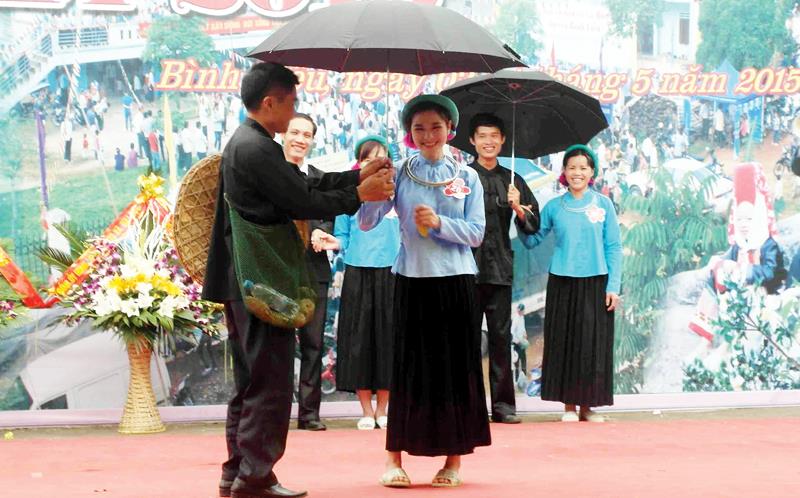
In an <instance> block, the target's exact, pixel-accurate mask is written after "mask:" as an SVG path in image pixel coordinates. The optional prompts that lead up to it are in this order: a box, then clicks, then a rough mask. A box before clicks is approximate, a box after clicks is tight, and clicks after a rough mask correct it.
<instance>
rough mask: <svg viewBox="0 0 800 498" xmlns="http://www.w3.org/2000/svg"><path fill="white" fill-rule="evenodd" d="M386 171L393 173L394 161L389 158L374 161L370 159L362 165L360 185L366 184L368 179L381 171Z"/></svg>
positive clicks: (359, 178) (379, 158)
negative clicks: (365, 181)
mask: <svg viewBox="0 0 800 498" xmlns="http://www.w3.org/2000/svg"><path fill="white" fill-rule="evenodd" d="M384 169H389V170H391V171H392V172H394V170H393V169H392V160H391V159H389V158H388V157H376V158H374V159H370V160H369V161H367V162H366V163H364V164H362V165H361V170H360V171H359V174H360V175H359V177H358V183H362V182H364V180H366V179H367V178H369V177H370V176H372V175H374V174H375V173H377V172H379V171H383V170H384Z"/></svg>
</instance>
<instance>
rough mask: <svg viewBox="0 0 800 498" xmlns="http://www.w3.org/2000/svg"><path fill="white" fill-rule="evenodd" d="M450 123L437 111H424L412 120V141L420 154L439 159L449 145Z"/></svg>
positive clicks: (415, 115)
mask: <svg viewBox="0 0 800 498" xmlns="http://www.w3.org/2000/svg"><path fill="white" fill-rule="evenodd" d="M449 131H450V121H449V120H446V119H444V118H442V116H440V115H439V113H438V112H436V111H422V112H418V113H416V114H414V117H413V118H411V139H412V140H413V141H414V145H416V146H417V148H418V149H419V152H420V154H422V155H423V156H425V157H428V158H434V157H438V156H440V155H441V154H442V148H443V147H444V145H445V144H446V143H447V135H448V133H449Z"/></svg>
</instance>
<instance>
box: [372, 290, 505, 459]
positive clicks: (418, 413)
mask: <svg viewBox="0 0 800 498" xmlns="http://www.w3.org/2000/svg"><path fill="white" fill-rule="evenodd" d="M396 278H397V280H396V287H395V308H394V321H395V342H394V369H393V370H394V373H393V377H392V388H391V391H390V395H389V427H388V430H387V433H386V449H387V450H388V451H406V452H408V453H409V454H411V455H421V456H439V455H466V454H468V453H472V452H473V450H474V449H475V447H476V446H488V445H489V444H491V436H490V434H489V417H488V413H487V411H486V394H485V392H484V389H483V373H482V371H481V359H480V336H479V335H478V331H479V330H480V327H478V326H476V324H475V323H474V321H475V315H476V313H475V312H474V308H475V306H476V303H475V277H474V276H472V275H457V276H452V277H438V278H408V277H404V276H401V275H398V276H397V277H396Z"/></svg>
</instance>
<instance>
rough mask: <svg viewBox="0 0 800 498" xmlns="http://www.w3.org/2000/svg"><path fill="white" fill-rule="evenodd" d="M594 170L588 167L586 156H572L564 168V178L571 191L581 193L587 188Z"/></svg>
mask: <svg viewBox="0 0 800 498" xmlns="http://www.w3.org/2000/svg"><path fill="white" fill-rule="evenodd" d="M593 174H594V170H593V169H592V167H591V166H589V159H588V158H587V157H586V156H572V157H570V158H569V159H568V160H567V164H566V166H564V176H566V177H567V183H568V184H569V186H570V188H571V189H572V190H576V191H581V190H584V189H586V188H587V187H588V186H589V180H591V179H592V175H593Z"/></svg>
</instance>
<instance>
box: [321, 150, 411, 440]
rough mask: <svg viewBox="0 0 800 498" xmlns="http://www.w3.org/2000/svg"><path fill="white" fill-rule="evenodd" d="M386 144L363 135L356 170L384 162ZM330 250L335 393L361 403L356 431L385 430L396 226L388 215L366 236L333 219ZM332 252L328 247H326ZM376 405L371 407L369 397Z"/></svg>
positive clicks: (348, 221) (347, 219)
mask: <svg viewBox="0 0 800 498" xmlns="http://www.w3.org/2000/svg"><path fill="white" fill-rule="evenodd" d="M387 151H388V147H387V144H386V140H385V139H384V138H383V137H380V136H377V135H369V136H367V137H364V138H362V139H361V140H359V141H358V143H356V150H355V152H356V160H357V161H358V162H357V163H356V166H355V167H356V168H358V167H359V165H360V164H361V163H363V162H365V161H369V160H370V159H374V158H376V157H386V153H387ZM333 233H334V236H335V238H336V240H335V242H336V246H335V248H338V249H339V250H341V251H343V253H344V263H345V265H346V268H345V272H344V283H343V284H342V300H341V303H340V305H339V326H338V328H337V347H336V358H337V364H336V388H337V389H338V390H339V391H348V392H355V393H356V395H357V396H358V401H359V402H361V410H362V412H363V413H362V415H363V416H362V417H361V419H360V420H359V421H358V424H357V426H358V428H359V429H362V430H366V429H374V428H375V427H376V425H377V427H379V428H381V429H385V428H386V424H387V417H386V407H387V406H388V403H389V384H390V382H391V378H392V345H393V341H394V334H393V333H392V311H393V310H392V307H393V306H394V275H392V264H394V260H395V259H396V258H397V252H398V251H399V250H400V222H399V221H398V219H397V215H396V214H394V213H389V214H388V215H386V216H385V217H384V218H383V220H382V221H381V222H380V223H379V224H378V225H377V226H376V227H375V228H374V229H373V230H370V231H369V232H365V231H363V230H361V229H360V228H359V227H358V219H356V217H355V216H348V215H346V214H343V215H340V216H338V217H337V218H336V225H335V227H334V230H333ZM330 248H334V247H330ZM373 392H375V393H376V397H377V403H376V406H375V407H374V408H373V406H372V393H373Z"/></svg>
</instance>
